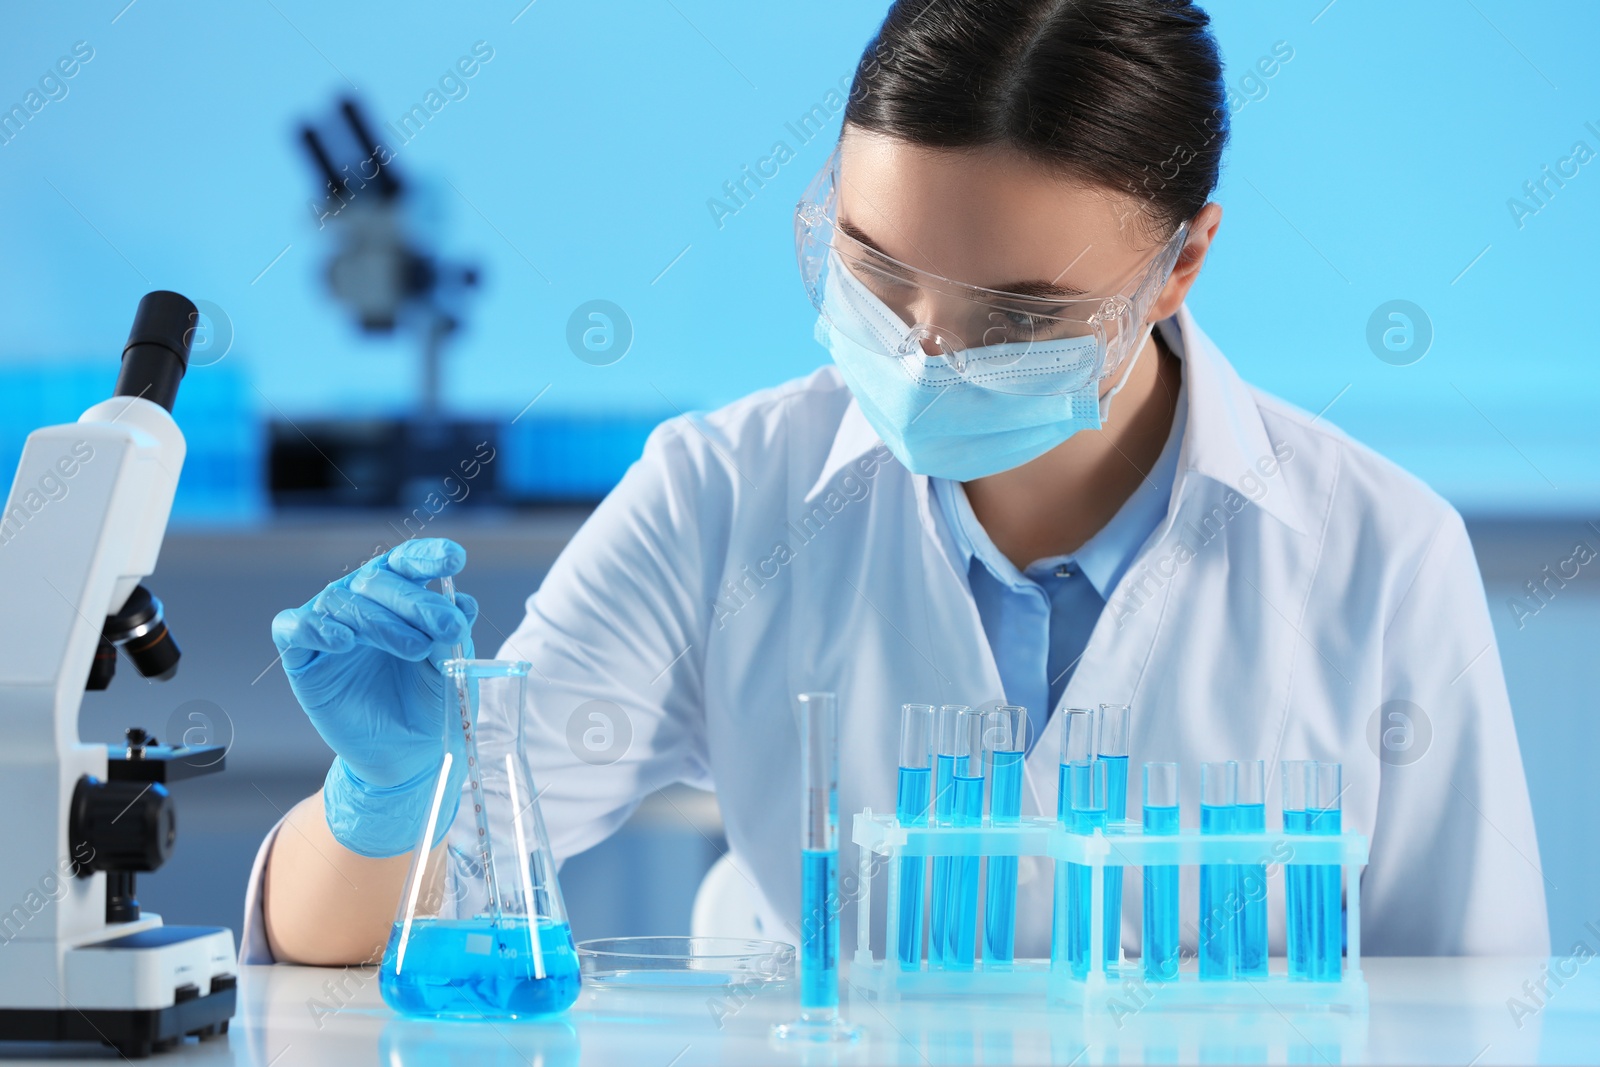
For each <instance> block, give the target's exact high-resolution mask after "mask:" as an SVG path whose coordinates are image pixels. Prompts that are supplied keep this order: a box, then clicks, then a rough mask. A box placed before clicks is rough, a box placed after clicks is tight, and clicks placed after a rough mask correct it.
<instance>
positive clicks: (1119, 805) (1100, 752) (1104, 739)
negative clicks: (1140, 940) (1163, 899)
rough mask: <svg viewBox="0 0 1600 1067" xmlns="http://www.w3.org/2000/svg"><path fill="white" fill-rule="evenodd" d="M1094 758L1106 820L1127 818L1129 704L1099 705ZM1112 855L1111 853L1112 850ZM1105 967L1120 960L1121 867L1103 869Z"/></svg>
mask: <svg viewBox="0 0 1600 1067" xmlns="http://www.w3.org/2000/svg"><path fill="white" fill-rule="evenodd" d="M1096 734H1097V735H1098V739H1097V742H1096V748H1095V758H1096V759H1098V760H1100V761H1101V762H1102V763H1104V764H1105V765H1106V823H1107V825H1108V826H1112V825H1115V824H1118V823H1121V822H1124V821H1126V819H1127V818H1128V705H1126V704H1101V705H1100V722H1099V725H1098V727H1097V729H1096ZM1113 854H1114V853H1113ZM1105 894H1106V926H1105V950H1106V969H1107V970H1110V969H1112V968H1114V967H1116V966H1117V965H1118V963H1119V962H1120V961H1121V959H1122V868H1121V867H1107V868H1106V871H1105Z"/></svg>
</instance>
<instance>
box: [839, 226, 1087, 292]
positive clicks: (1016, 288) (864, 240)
mask: <svg viewBox="0 0 1600 1067" xmlns="http://www.w3.org/2000/svg"><path fill="white" fill-rule="evenodd" d="M838 227H839V230H840V232H842V233H843V234H844V235H845V236H847V237H849V238H850V239H851V240H853V241H855V242H856V243H857V244H861V245H865V246H866V247H867V248H870V249H872V251H874V252H876V253H878V255H880V256H883V257H884V258H885V259H890V260H893V259H894V257H893V256H891V255H889V253H887V252H885V251H884V250H883V246H882V245H880V244H878V242H877V241H875V240H873V239H872V236H871V235H870V234H868V233H867V231H866V230H863V229H862V228H861V227H860V226H857V225H856V224H855V223H853V222H850V221H849V220H847V219H840V220H839V222H838ZM896 262H898V260H896ZM975 288H991V289H994V290H995V291H997V292H1003V293H1014V294H1015V295H1017V296H1025V297H1031V298H1033V299H1042V300H1074V299H1077V298H1078V297H1082V296H1087V295H1089V294H1088V290H1085V289H1077V288H1074V287H1073V286H1070V285H1062V284H1061V283H1059V282H1046V281H1037V280H1036V281H1023V282H1012V283H1011V284H1009V285H997V286H977V287H975Z"/></svg>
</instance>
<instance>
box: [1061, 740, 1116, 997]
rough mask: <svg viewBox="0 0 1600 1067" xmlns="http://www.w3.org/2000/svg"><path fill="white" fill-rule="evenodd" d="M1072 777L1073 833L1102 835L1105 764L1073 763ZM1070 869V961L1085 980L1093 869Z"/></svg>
mask: <svg viewBox="0 0 1600 1067" xmlns="http://www.w3.org/2000/svg"><path fill="white" fill-rule="evenodd" d="M1070 777H1071V779H1072V822H1073V830H1074V831H1075V832H1077V833H1080V834H1091V833H1094V831H1095V830H1102V831H1103V830H1104V829H1105V825H1106V764H1105V761H1104V760H1098V759H1094V760H1087V761H1085V762H1083V763H1073V764H1072V769H1071V774H1070ZM1069 866H1070V867H1071V868H1072V871H1071V889H1070V892H1069V895H1068V900H1067V911H1068V912H1069V913H1070V915H1071V925H1070V927H1069V928H1068V938H1067V957H1068V960H1069V963H1070V966H1071V968H1072V976H1073V977H1074V978H1084V977H1087V976H1088V974H1089V954H1090V952H1091V951H1093V950H1092V948H1091V947H1090V946H1091V942H1090V938H1092V937H1093V936H1094V932H1093V893H1094V869H1093V868H1092V867H1089V866H1087V865H1085V864H1081V863H1073V864H1069ZM1110 962H1111V961H1110V959H1109V958H1108V959H1107V961H1106V963H1107V965H1108V966H1109V965H1110Z"/></svg>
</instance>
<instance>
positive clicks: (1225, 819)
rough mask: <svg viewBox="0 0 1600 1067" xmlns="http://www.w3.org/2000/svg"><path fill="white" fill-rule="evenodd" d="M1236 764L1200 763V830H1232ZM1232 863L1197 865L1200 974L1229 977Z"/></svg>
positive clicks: (1231, 969) (1234, 899) (1231, 964)
mask: <svg viewBox="0 0 1600 1067" xmlns="http://www.w3.org/2000/svg"><path fill="white" fill-rule="evenodd" d="M1238 772H1239V765H1238V764H1237V763H1234V762H1233V761H1232V760H1229V761H1227V762H1219V763H1202V764H1201V765H1200V832H1201V833H1202V834H1226V833H1229V832H1230V831H1231V830H1232V829H1233V806H1234V804H1235V803H1236V797H1237V795H1238V790H1237V788H1236V785H1237V781H1238ZM1236 903H1237V897H1235V895H1234V865H1233V864H1231V863H1205V864H1201V866H1200V923H1199V926H1200V946H1199V948H1200V977H1201V979H1202V980H1211V979H1223V978H1232V977H1233V976H1234V954H1233V917H1234V916H1233V908H1234V905H1235V904H1236Z"/></svg>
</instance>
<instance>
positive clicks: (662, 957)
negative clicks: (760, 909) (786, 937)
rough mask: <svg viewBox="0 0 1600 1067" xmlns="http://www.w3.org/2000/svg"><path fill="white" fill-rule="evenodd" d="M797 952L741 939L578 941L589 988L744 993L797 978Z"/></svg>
mask: <svg viewBox="0 0 1600 1067" xmlns="http://www.w3.org/2000/svg"><path fill="white" fill-rule="evenodd" d="M795 955H796V950H795V947H794V946H793V945H790V944H785V943H784V942H782V941H760V940H755V939H750V938H742V937H601V938H594V939H592V940H589V941H580V942H578V966H579V969H580V971H581V973H582V974H583V981H584V983H585V984H588V985H593V986H597V987H610V988H618V989H648V990H672V989H691V990H706V989H731V988H738V989H745V990H752V991H753V990H757V989H766V988H770V987H773V986H778V985H782V984H783V983H785V982H788V981H790V980H791V979H793V977H794V972H795Z"/></svg>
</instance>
